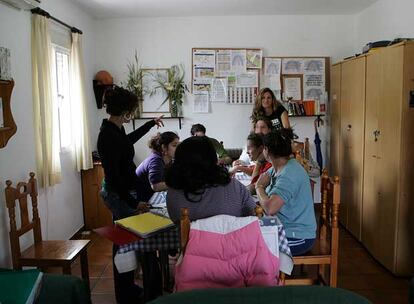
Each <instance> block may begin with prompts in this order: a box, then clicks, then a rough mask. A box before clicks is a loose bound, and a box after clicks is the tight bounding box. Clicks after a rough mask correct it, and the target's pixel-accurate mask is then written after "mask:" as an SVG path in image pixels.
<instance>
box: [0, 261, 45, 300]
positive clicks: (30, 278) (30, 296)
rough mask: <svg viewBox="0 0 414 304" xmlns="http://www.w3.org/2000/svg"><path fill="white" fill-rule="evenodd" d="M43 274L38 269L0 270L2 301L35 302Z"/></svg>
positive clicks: (0, 294)
mask: <svg viewBox="0 0 414 304" xmlns="http://www.w3.org/2000/svg"><path fill="white" fill-rule="evenodd" d="M42 276H43V273H42V272H40V271H39V270H37V269H29V270H20V271H19V270H17V271H15V270H13V271H4V272H0V303H15V304H20V303H24V304H31V303H34V302H35V300H36V298H37V296H38V295H39V291H40V286H41V281H42Z"/></svg>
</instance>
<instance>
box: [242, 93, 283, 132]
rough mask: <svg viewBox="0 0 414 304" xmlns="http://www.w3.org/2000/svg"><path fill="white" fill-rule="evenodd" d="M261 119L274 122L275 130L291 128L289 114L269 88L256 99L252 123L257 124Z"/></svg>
mask: <svg viewBox="0 0 414 304" xmlns="http://www.w3.org/2000/svg"><path fill="white" fill-rule="evenodd" d="M260 117H263V118H267V119H269V120H270V121H271V122H272V125H273V129H275V130H280V129H282V128H290V123H289V117H288V112H287V111H286V109H285V107H284V106H283V105H282V104H281V103H280V102H279V101H277V99H276V96H275V94H273V91H272V90H271V89H269V88H263V89H262V90H260V93H259V95H257V97H256V101H255V104H254V108H253V112H252V116H250V118H251V120H252V122H253V123H254V122H256V121H257V120H258V119H259V118H260Z"/></svg>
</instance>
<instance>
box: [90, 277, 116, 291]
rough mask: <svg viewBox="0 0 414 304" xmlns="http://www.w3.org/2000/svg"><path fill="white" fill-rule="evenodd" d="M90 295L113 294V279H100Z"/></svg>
mask: <svg viewBox="0 0 414 304" xmlns="http://www.w3.org/2000/svg"><path fill="white" fill-rule="evenodd" d="M92 293H93V294H94V293H114V280H113V278H101V279H99V280H98V282H97V283H96V284H95V286H94V288H93V289H92Z"/></svg>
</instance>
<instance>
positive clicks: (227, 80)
mask: <svg viewBox="0 0 414 304" xmlns="http://www.w3.org/2000/svg"><path fill="white" fill-rule="evenodd" d="M262 57H263V52H262V50H261V49H259V48H193V49H192V64H191V67H192V73H191V90H192V93H193V94H194V100H195V104H198V105H196V107H197V109H195V112H199V113H203V112H205V113H206V112H207V111H208V109H207V108H206V106H205V105H206V104H208V102H226V103H228V104H235V105H251V104H254V101H255V99H256V96H257V94H258V92H259V87H260V74H261V69H262ZM203 105H204V106H203Z"/></svg>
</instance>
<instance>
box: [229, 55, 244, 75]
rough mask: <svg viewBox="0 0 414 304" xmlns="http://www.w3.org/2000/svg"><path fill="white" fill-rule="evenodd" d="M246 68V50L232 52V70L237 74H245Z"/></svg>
mask: <svg viewBox="0 0 414 304" xmlns="http://www.w3.org/2000/svg"><path fill="white" fill-rule="evenodd" d="M246 66H247V61H246V50H231V70H232V71H233V72H236V73H244V72H246Z"/></svg>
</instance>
